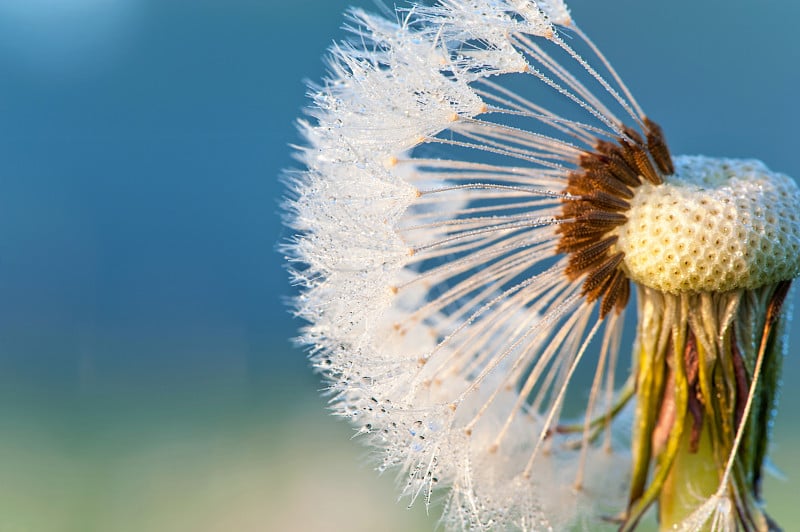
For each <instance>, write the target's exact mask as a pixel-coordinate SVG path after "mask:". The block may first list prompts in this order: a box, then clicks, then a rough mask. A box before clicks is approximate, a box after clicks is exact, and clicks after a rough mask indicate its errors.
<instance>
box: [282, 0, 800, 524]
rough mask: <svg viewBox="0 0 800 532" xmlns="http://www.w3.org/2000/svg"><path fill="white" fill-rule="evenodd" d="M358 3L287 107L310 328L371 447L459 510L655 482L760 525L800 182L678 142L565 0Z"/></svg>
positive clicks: (311, 342) (651, 501) (671, 510)
mask: <svg viewBox="0 0 800 532" xmlns="http://www.w3.org/2000/svg"><path fill="white" fill-rule="evenodd" d="M348 27H349V29H350V31H351V32H352V34H353V39H351V40H350V41H347V42H343V43H339V44H337V45H336V46H334V47H333V49H332V50H331V55H330V59H329V71H330V74H329V77H328V78H327V79H326V80H325V81H324V82H323V83H322V84H321V85H320V86H318V87H313V88H312V89H311V92H312V93H311V97H312V99H313V104H312V106H311V107H310V109H309V115H310V119H309V121H307V122H302V123H301V128H302V131H303V133H304V135H305V137H306V139H307V143H306V146H305V147H303V148H300V149H299V154H298V155H299V158H300V159H301V160H302V162H303V164H304V165H305V169H304V170H303V171H302V172H300V173H298V174H297V175H296V176H295V177H294V178H293V180H292V182H291V184H290V186H291V189H292V192H293V198H292V199H291V200H289V201H288V202H287V209H288V212H289V216H288V219H289V221H288V223H289V224H290V225H291V226H292V227H293V228H294V229H295V230H296V232H297V236H296V238H295V240H294V241H292V242H291V243H290V244H288V245H287V246H286V250H287V256H288V260H289V261H290V262H291V264H292V274H293V277H294V282H295V283H296V284H297V285H299V286H300V287H301V294H300V295H299V296H298V298H297V301H296V312H297V314H298V315H299V316H300V317H302V318H303V319H305V320H306V321H307V323H308V324H307V325H306V326H305V328H304V331H303V337H302V339H303V341H304V342H305V343H306V344H307V345H308V346H309V348H310V352H311V360H312V361H313V363H314V365H315V366H316V367H317V368H318V369H319V371H320V372H322V374H323V375H324V376H325V378H326V379H327V382H328V384H329V394H330V399H331V403H332V405H333V408H334V409H335V411H336V412H337V413H338V414H340V415H341V416H343V417H346V418H348V419H349V420H350V421H351V422H352V423H353V424H354V426H355V427H356V429H357V434H358V435H359V437H361V438H365V439H367V440H368V441H369V442H370V443H371V444H372V445H373V446H374V447H375V448H376V449H377V450H378V452H379V460H380V465H379V468H380V469H381V470H397V471H400V478H401V479H402V480H401V483H402V490H403V493H404V494H405V495H406V496H408V498H409V502H410V503H413V502H414V501H416V500H417V499H419V498H422V499H423V500H424V502H425V504H429V503H430V502H431V500H432V497H433V495H434V493H442V494H443V495H444V496H445V500H446V502H445V510H444V514H443V518H442V519H443V522H444V524H445V525H446V527H447V528H448V529H454V530H458V529H468V528H469V529H472V528H478V529H520V530H562V529H564V528H565V527H569V526H578V527H583V528H586V529H595V528H597V527H598V526H600V525H601V524H602V523H603V522H608V521H616V522H617V524H618V526H619V527H620V529H621V530H632V529H633V528H635V527H636V526H637V524H638V523H639V521H640V519H641V517H642V515H643V514H644V512H645V511H646V510H647V509H648V508H650V507H652V506H654V505H657V506H658V508H659V518H660V526H661V527H662V529H665V530H666V529H683V530H700V529H712V530H729V529H730V530H733V529H737V528H742V529H746V530H771V529H773V528H774V526H775V525H774V524H773V523H772V521H771V520H770V519H769V518H768V517H767V515H766V514H765V513H764V510H763V508H762V506H761V500H760V495H761V494H760V484H761V472H762V469H763V465H764V461H765V458H766V452H767V447H768V441H769V430H768V429H769V425H770V423H771V420H772V416H773V412H774V403H775V395H776V388H777V384H778V380H779V374H780V364H781V358H782V355H783V352H784V350H785V347H786V341H785V337H784V335H783V332H782V331H783V329H784V327H785V324H786V321H787V319H788V317H787V316H786V312H785V311H784V310H783V307H784V305H783V302H784V299H785V298H786V295H787V292H788V290H789V286H790V283H791V280H792V279H793V278H794V277H796V276H797V275H798V274H799V273H800V219H799V218H798V216H797V215H796V214H795V213H796V212H798V208H800V191H799V190H798V188H797V186H796V185H795V184H794V182H793V181H792V180H791V179H789V178H788V177H786V176H783V175H781V174H777V173H774V172H771V171H770V170H768V169H767V168H766V167H765V166H764V165H763V164H761V163H760V162H757V161H745V160H733V159H712V158H708V157H701V156H691V157H689V156H680V157H673V156H672V155H671V154H670V151H669V148H668V146H667V142H666V139H665V136H664V133H663V132H662V130H661V128H660V127H659V126H658V125H657V124H656V123H655V122H653V121H652V120H650V118H649V117H647V116H646V115H645V114H644V112H643V110H642V109H641V107H640V106H639V104H638V103H637V102H636V101H635V100H634V98H633V96H632V94H631V93H630V91H629V90H628V89H627V87H626V86H625V85H624V84H623V82H622V80H621V78H620V76H619V75H618V74H617V73H616V72H615V71H614V70H613V68H612V67H611V65H610V63H609V62H608V61H607V60H606V59H605V57H603V55H602V54H601V52H600V51H599V50H598V49H597V47H596V46H595V45H594V44H593V43H592V42H591V41H590V40H589V38H588V37H587V36H586V35H585V34H584V33H583V32H581V30H580V29H579V28H578V27H577V26H576V25H575V23H574V22H573V20H572V18H571V16H570V14H569V11H568V10H567V8H566V6H565V5H564V3H563V2H561V1H558V0H548V1H543V0H542V1H539V2H533V1H516V0H513V1H512V0H440V1H439V2H437V3H436V4H435V5H433V6H430V5H413V6H412V7H411V8H409V9H405V10H403V9H401V10H398V12H397V16H396V20H388V19H385V18H382V17H378V16H374V15H371V14H368V13H366V12H363V11H360V10H354V11H352V12H351V13H350V22H349V25H348ZM537 91H538V92H537ZM632 301H635V305H631V302H632ZM629 306H635V307H637V308H636V310H637V316H638V321H637V326H636V333H637V340H636V342H635V344H634V346H633V368H632V372H631V375H630V377H629V378H628V379H627V380H626V381H625V382H624V383H623V384H621V385H620V383H618V382H617V381H618V379H616V375H617V373H618V370H619V368H620V360H619V355H620V352H621V351H627V350H628V347H627V346H624V345H622V341H621V332H622V328H623V325H624V321H625V319H624V315H625V312H626V310H627V309H628V307H629ZM587 370H588V371H591V372H592V373H593V378H592V379H591V384H590V385H588V386H583V387H578V386H576V385H575V383H574V382H573V380H574V379H573V377H574V376H575V375H576V374H577V373H578V372H580V371H587ZM576 401H580V402H582V403H583V405H584V406H583V407H582V408H581V409H579V410H578V411H573V410H574V409H573V408H572V406H571V405H573V404H575V403H576Z"/></svg>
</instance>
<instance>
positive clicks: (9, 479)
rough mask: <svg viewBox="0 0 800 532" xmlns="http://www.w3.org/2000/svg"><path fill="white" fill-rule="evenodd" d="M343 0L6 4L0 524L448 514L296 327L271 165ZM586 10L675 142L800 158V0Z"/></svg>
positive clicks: (323, 520) (688, 0)
mask: <svg viewBox="0 0 800 532" xmlns="http://www.w3.org/2000/svg"><path fill="white" fill-rule="evenodd" d="M349 3H357V4H360V5H362V6H366V7H370V6H372V5H373V4H371V3H370V2H369V1H362V2H345V1H340V0H294V1H287V2H280V3H279V2H276V1H274V0H214V1H212V0H194V1H192V2H186V1H178V0H70V1H65V0H0V532H17V531H19V532H22V531H26V532H27V531H31V532H39V531H75V532H86V531H169V532H173V531H175V532H178V531H192V532H202V531H228V530H236V531H242V532H249V531H267V530H269V531H280V530H304V531H305V530H309V531H318V530H319V531H322V530H351V531H372V530H397V531H403V530H416V529H418V530H429V529H432V528H433V525H434V523H435V515H432V516H431V517H427V516H426V515H425V511H424V508H421V507H417V508H414V509H412V510H410V511H408V510H406V509H405V506H404V504H403V503H402V502H400V503H398V502H396V495H395V490H394V488H393V482H394V479H393V478H392V477H391V476H385V477H384V478H380V477H378V476H376V475H375V474H374V473H373V472H372V471H371V467H370V465H369V461H368V459H367V457H368V452H367V450H365V449H364V448H362V447H361V446H360V445H359V444H358V443H357V442H353V441H351V439H350V438H351V436H352V431H351V430H350V429H349V428H348V427H347V426H346V425H344V424H342V423H340V422H337V421H336V420H334V419H333V418H331V417H328V416H327V415H326V413H325V404H324V400H323V399H321V398H320V397H319V393H318V390H319V388H320V387H321V385H320V383H319V381H318V380H317V378H316V377H315V376H314V375H312V374H311V372H310V371H309V369H308V367H307V363H306V361H305V358H304V355H303V353H302V352H301V351H299V350H298V349H296V348H293V347H292V346H291V343H290V341H289V337H291V336H292V335H293V334H294V333H293V331H294V330H295V329H296V327H297V325H298V324H297V323H296V322H294V321H293V320H292V319H291V317H290V316H289V315H288V313H287V312H286V310H285V305H284V300H285V298H286V297H289V295H290V294H291V290H290V288H289V287H288V283H287V276H286V274H285V272H284V271H283V268H282V265H281V257H280V256H279V255H278V254H277V253H276V252H275V244H276V242H278V241H279V240H280V239H282V238H286V236H287V235H286V233H285V232H284V231H283V230H282V229H281V225H280V219H279V207H278V203H279V200H280V197H281V195H282V190H281V186H280V184H279V182H278V175H279V174H280V172H281V169H282V168H286V167H290V166H292V165H293V164H294V163H293V161H292V159H291V156H290V149H289V147H288V146H289V144H291V143H295V142H298V141H299V139H298V137H297V135H296V132H295V130H294V126H293V120H294V119H295V117H297V116H298V115H299V113H300V110H301V108H302V106H303V105H304V103H305V99H304V92H305V88H304V83H303V80H304V79H311V80H316V79H319V78H320V77H321V76H322V74H323V71H324V68H323V63H322V61H321V60H320V57H321V55H322V52H323V50H324V49H325V48H326V47H327V46H328V45H329V44H330V43H331V42H332V40H333V39H334V38H336V37H341V35H342V32H341V30H340V26H341V24H342V18H341V15H340V13H341V12H342V10H343V9H344V8H345V7H346V5H347V4H349ZM571 5H572V8H573V14H574V16H575V18H576V20H577V21H578V22H579V23H580V24H581V26H582V27H583V29H584V30H586V31H587V32H588V33H589V34H590V35H592V36H593V38H594V39H595V41H596V42H597V43H598V44H599V45H600V46H601V47H602V48H603V50H604V51H605V52H606V54H607V55H608V56H609V57H610V58H611V59H612V60H613V62H614V64H615V65H616V67H617V69H618V70H619V71H620V72H621V73H622V74H623V76H624V77H625V79H626V80H627V82H628V83H629V85H630V87H631V88H632V89H633V91H634V93H635V94H636V95H637V98H638V99H639V101H640V103H641V104H642V105H643V106H644V107H645V109H647V110H648V112H649V114H650V115H651V116H652V117H653V118H654V119H655V120H657V121H659V122H660V123H661V124H662V126H663V127H664V129H665V131H666V132H667V135H668V138H669V141H670V146H671V147H672V149H673V151H674V152H675V153H703V154H707V155H730V156H737V157H757V158H761V159H763V160H764V161H766V162H767V163H768V164H769V166H770V167H771V168H773V169H775V170H780V171H783V172H785V173H787V174H790V175H793V176H800V159H798V157H797V150H798V134H797V127H798V124H800V105H798V99H797V96H796V95H797V92H798V87H800V70H798V68H797V66H796V65H797V64H798V59H800V38H798V33H797V27H796V21H797V20H798V18H800V5H798V3H796V2H789V1H784V2H778V1H772V2H764V3H762V4H758V5H755V4H753V3H752V2H745V1H744V0H734V1H730V2H723V1H721V0H713V1H706V2H696V1H694V0H676V1H674V2H640V1H634V0H612V1H608V2H592V1H590V0H575V1H574V2H572V3H571ZM795 299H796V298H795ZM793 336H794V338H793V344H794V346H796V347H797V349H795V350H794V351H795V353H793V354H790V356H789V358H788V359H787V363H786V373H785V379H784V381H785V386H784V391H783V400H782V410H781V413H780V415H779V417H778V420H777V424H776V428H775V445H774V449H773V453H772V457H773V461H774V462H775V464H776V465H777V466H778V467H779V468H780V469H781V470H782V471H783V472H784V473H785V475H786V477H787V478H788V480H779V479H776V478H771V479H770V480H769V481H768V483H767V487H766V495H767V499H768V501H769V505H768V507H769V509H770V510H771V512H772V514H773V515H774V517H776V518H777V520H778V521H779V522H780V523H782V524H783V525H784V526H785V527H786V529H787V530H792V529H793V528H795V527H796V526H800V525H798V524H800V507H798V505H797V504H796V502H795V501H796V498H797V497H796V493H797V491H798V488H800V455H798V452H797V451H796V447H797V445H798V443H800V429H798V428H797V421H798V415H797V413H796V412H797V409H798V407H800V387H798V386H795V385H793V383H794V382H797V380H798V378H800V369H798V363H797V358H798V356H797V351H798V350H799V349H800V337H798V336H800V335H798V334H793Z"/></svg>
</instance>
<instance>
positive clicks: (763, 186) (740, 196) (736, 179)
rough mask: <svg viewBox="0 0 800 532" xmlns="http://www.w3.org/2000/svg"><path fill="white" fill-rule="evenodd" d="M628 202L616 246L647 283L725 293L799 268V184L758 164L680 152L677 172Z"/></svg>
mask: <svg viewBox="0 0 800 532" xmlns="http://www.w3.org/2000/svg"><path fill="white" fill-rule="evenodd" d="M630 204H631V207H630V209H629V210H628V211H627V212H626V213H625V214H626V216H627V218H628V221H627V223H626V224H625V225H623V226H621V227H619V229H618V235H619V241H618V243H617V246H618V248H619V249H620V250H621V251H623V252H624V253H625V260H624V264H625V269H626V271H627V273H628V275H629V276H630V277H631V279H633V280H634V281H636V282H638V283H641V284H643V285H645V286H649V287H651V288H655V289H657V290H660V291H663V292H669V293H678V292H699V291H714V292H724V291H728V290H735V289H740V288H746V289H752V288H757V287H760V286H764V285H766V284H770V283H775V282H778V281H783V280H789V279H793V278H794V277H796V276H797V275H798V274H799V273H800V219H799V218H798V216H797V213H798V212H800V189H798V187H797V185H796V184H795V182H794V181H793V180H792V179H790V178H789V177H787V176H785V175H782V174H778V173H775V172H771V171H770V170H768V169H767V168H766V167H765V166H764V165H763V164H762V163H760V162H758V161H749V160H733V159H714V158H709V157H701V156H696V157H686V156H684V157H676V158H675V174H674V175H671V176H667V177H666V178H665V182H664V183H663V184H661V185H652V184H649V183H644V184H642V185H641V186H640V187H638V188H637V189H636V193H635V195H634V197H633V199H631V200H630Z"/></svg>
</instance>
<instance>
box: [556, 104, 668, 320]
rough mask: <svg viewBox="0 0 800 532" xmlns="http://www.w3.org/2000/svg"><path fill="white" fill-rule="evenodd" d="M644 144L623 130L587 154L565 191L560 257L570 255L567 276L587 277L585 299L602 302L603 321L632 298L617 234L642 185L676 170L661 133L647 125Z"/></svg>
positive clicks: (655, 126)
mask: <svg viewBox="0 0 800 532" xmlns="http://www.w3.org/2000/svg"><path fill="white" fill-rule="evenodd" d="M643 129H644V132H645V136H644V138H643V137H642V136H641V135H640V134H639V133H638V132H637V131H635V130H633V129H631V128H629V127H625V128H623V132H624V136H620V137H618V138H617V139H616V142H611V141H607V140H598V141H597V144H595V147H594V151H586V152H584V153H583V154H582V155H581V156H580V157H579V158H578V161H577V165H578V167H579V168H578V169H577V170H575V171H573V172H571V173H570V174H569V176H568V179H567V188H566V190H565V191H564V192H565V193H567V194H569V195H570V196H571V197H570V198H569V199H565V200H564V205H563V214H562V220H564V222H563V223H562V224H561V225H560V226H559V229H558V232H559V234H560V235H561V240H560V241H559V244H558V247H557V249H556V252H557V253H567V254H569V263H568V265H567V269H566V274H567V276H568V277H569V278H570V279H577V278H578V277H580V276H582V275H585V278H584V281H583V290H582V294H583V295H584V296H586V299H587V301H588V302H590V303H591V302H593V301H596V300H598V299H602V301H601V303H600V316H601V317H605V316H606V315H607V314H608V313H609V312H611V310H616V311H617V312H620V311H622V309H623V308H625V305H626V304H627V302H628V298H629V296H630V283H629V281H628V277H627V276H626V275H625V272H624V271H623V270H622V269H621V268H620V265H621V264H622V259H623V257H624V254H623V253H622V252H620V251H614V244H615V243H616V242H617V236H616V235H615V234H613V231H614V229H615V228H617V227H619V226H620V225H622V224H624V223H625V222H626V221H627V218H626V216H625V212H626V211H627V210H628V209H629V208H630V203H629V200H630V199H631V198H633V195H634V192H633V191H634V189H635V188H636V187H638V186H639V185H640V184H641V183H642V182H644V181H649V182H650V183H653V184H656V185H658V184H661V183H662V182H663V176H665V175H670V174H672V173H673V172H674V171H675V170H674V167H673V164H672V157H671V156H670V153H669V148H668V147H667V144H666V142H665V140H664V136H663V134H662V131H661V128H660V127H659V126H658V124H656V123H655V122H652V121H651V120H649V119H648V118H644V120H643Z"/></svg>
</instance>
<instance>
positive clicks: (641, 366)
mask: <svg viewBox="0 0 800 532" xmlns="http://www.w3.org/2000/svg"><path fill="white" fill-rule="evenodd" d="M789 285H790V282H788V281H783V282H779V283H775V284H771V285H767V286H764V287H761V288H757V289H752V290H738V291H732V292H721V293H714V292H704V293H697V294H686V293H681V294H665V293H661V292H659V291H658V290H655V289H652V288H648V287H644V286H639V287H638V288H639V290H638V294H639V300H640V305H639V311H640V317H641V318H642V319H641V320H640V326H639V330H638V340H637V342H638V353H639V356H638V360H637V361H636V366H637V369H636V372H637V394H638V395H637V408H636V414H635V422H634V436H633V446H632V449H633V463H634V467H633V474H632V483H631V488H630V495H629V509H628V514H627V515H626V519H625V522H624V524H623V525H622V527H621V530H633V528H635V526H636V525H637V523H638V521H639V520H640V519H641V517H642V515H643V514H644V512H645V511H646V510H647V508H648V507H649V506H651V505H652V504H654V503H657V504H658V510H659V522H660V526H661V529H662V530H675V529H676V528H679V527H683V528H684V529H686V530H716V529H719V528H722V529H727V528H728V527H727V526H726V524H729V525H730V526H731V527H733V528H735V526H736V525H735V524H736V523H738V524H739V525H742V526H744V527H745V529H747V530H759V531H761V530H763V531H766V530H772V529H773V528H774V526H773V525H772V523H771V521H770V519H769V517H768V516H767V515H766V513H765V512H764V510H763V508H762V507H761V500H760V496H761V471H762V466H763V462H764V458H765V453H766V450H767V446H768V442H769V426H770V422H771V419H772V415H773V411H774V407H775V402H776V396H777V391H778V382H779V377H780V370H781V360H782V356H783V349H784V345H783V343H784V337H783V334H782V329H783V321H784V318H783V313H782V312H781V309H782V304H783V301H784V299H785V297H786V293H787V291H788V289H789ZM709 501H711V502H713V503H714V505H711V504H709ZM714 523H719V524H721V525H723V526H721V527H715V524H714Z"/></svg>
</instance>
